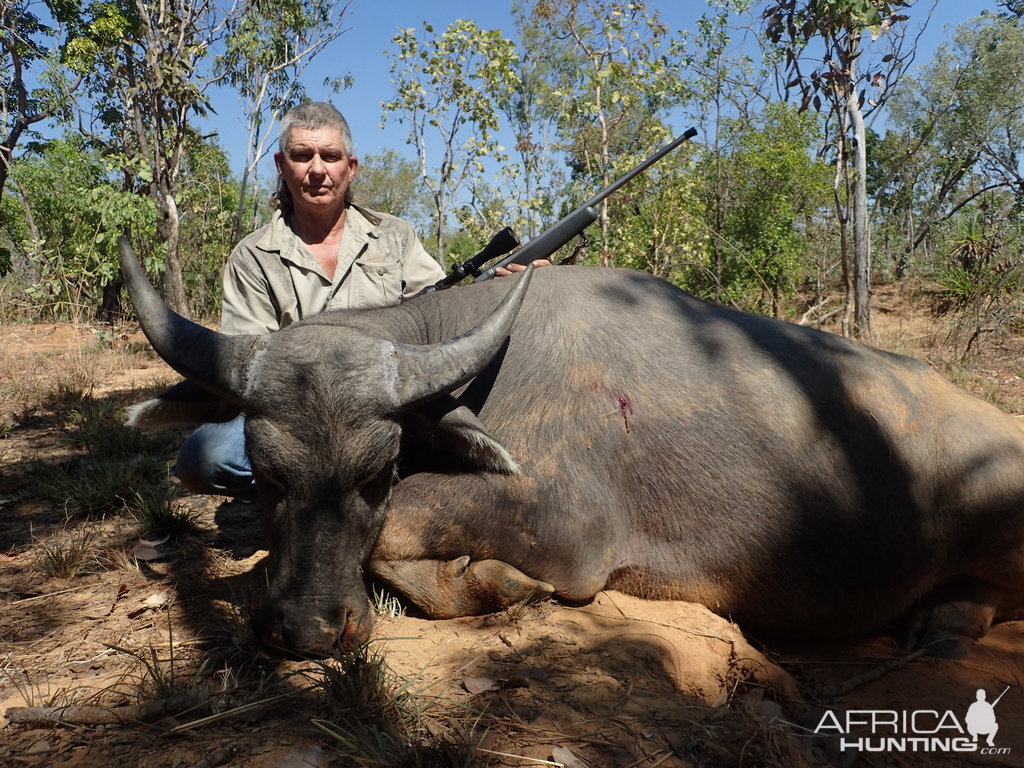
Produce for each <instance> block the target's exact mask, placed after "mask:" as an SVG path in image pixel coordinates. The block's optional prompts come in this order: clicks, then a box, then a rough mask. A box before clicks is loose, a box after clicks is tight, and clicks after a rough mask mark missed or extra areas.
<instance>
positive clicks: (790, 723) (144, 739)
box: [0, 287, 1024, 768]
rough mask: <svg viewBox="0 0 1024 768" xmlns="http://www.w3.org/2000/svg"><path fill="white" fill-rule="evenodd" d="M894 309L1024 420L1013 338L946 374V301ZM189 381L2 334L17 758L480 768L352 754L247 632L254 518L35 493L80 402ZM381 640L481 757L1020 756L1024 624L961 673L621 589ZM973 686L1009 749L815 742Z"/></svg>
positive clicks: (44, 339) (406, 623)
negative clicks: (940, 309) (177, 514)
mask: <svg viewBox="0 0 1024 768" xmlns="http://www.w3.org/2000/svg"><path fill="white" fill-rule="evenodd" d="M875 308H876V309H875V318H876V328H877V330H878V334H879V345H880V346H883V347H885V348H889V349H893V350H895V351H900V352H910V353H913V354H915V355H917V356H919V357H922V358H924V359H927V360H929V361H930V362H932V363H933V364H935V365H937V366H940V367H941V368H942V369H943V370H944V371H945V372H946V373H947V374H948V375H950V376H951V377H952V378H954V380H956V381H957V383H959V384H961V386H965V387H966V388H968V389H971V390H972V391H975V393H976V394H979V395H981V396H984V397H987V398H988V399H994V400H996V401H997V404H999V405H1001V406H1002V407H1004V408H1006V409H1008V410H1011V411H1013V412H1017V413H1021V412H1024V363H1022V359H1021V357H1020V352H1021V346H1022V345H1021V343H1020V340H1019V339H1013V340H1010V341H1007V340H1003V341H1002V342H999V343H994V342H993V343H991V344H989V345H988V346H987V347H986V349H985V351H984V352H983V355H982V356H981V357H980V358H978V359H974V360H972V361H970V362H969V363H961V362H950V361H951V360H953V359H954V356H953V355H952V354H951V347H950V344H949V342H948V339H947V338H946V336H947V334H948V328H949V325H948V322H947V321H946V320H944V319H942V318H937V317H936V316H935V315H933V314H932V313H931V312H930V311H929V302H928V301H927V297H926V296H924V295H923V294H914V293H912V292H909V291H907V290H906V289H905V290H903V291H898V290H896V289H885V288H884V287H883V288H882V289H881V290H880V291H879V292H878V295H877V297H876V299H875ZM175 380H176V378H175V376H174V375H173V373H172V372H170V371H169V370H168V369H166V368H165V367H164V366H163V364H162V363H160V362H159V361H158V360H157V359H155V358H154V357H153V356H152V354H151V353H149V352H147V351H146V346H145V344H144V342H143V340H142V339H141V336H139V334H138V333H137V331H136V330H135V329H132V328H120V329H110V328H107V327H101V326H96V327H90V326H84V325H82V326H60V325H7V326H4V325H0V714H2V715H3V716H4V717H3V718H2V719H0V726H2V730H0V766H46V767H47V768H51V767H52V768H86V767H91V766H112V767H115V768H121V767H124V768H128V767H129V766H131V767H132V768H134V767H135V766H139V767H141V768H147V767H149V766H153V767H156V766H169V767H172V768H214V767H215V766H231V767H232V768H300V767H303V766H305V767H307V768H308V767H309V766H314V767H319V768H326V767H327V766H348V765H392V764H394V765H399V764H401V765H423V766H431V765H455V764H467V763H465V762H450V761H449V762H444V759H447V758H444V759H442V758H441V757H430V753H424V754H426V756H425V757H423V756H421V757H419V758H415V759H414V758H408V759H407V760H406V761H405V762H388V761H386V760H382V759H380V758H374V757H372V756H366V755H370V752H369V751H367V752H365V754H364V757H362V758H356V757H353V756H351V754H352V749H351V748H350V746H347V745H346V744H345V740H344V736H343V735H340V734H341V732H340V731H339V728H338V727H337V726H336V725H332V723H337V722H338V720H337V718H338V717H343V715H344V713H343V712H342V713H339V710H338V707H337V705H332V704H331V701H330V699H331V697H330V696H329V695H328V694H327V693H325V689H324V686H323V680H325V679H327V678H326V676H325V674H326V673H325V670H324V665H323V664H319V663H312V662H303V661H296V660H283V659H279V658H272V657H268V656H266V655H264V654H261V653H260V652H259V651H258V650H257V649H256V647H255V645H254V641H253V638H252V636H251V634H250V630H249V628H248V624H247V618H248V616H249V615H250V613H251V610H252V608H253V606H254V604H255V603H256V602H257V601H258V599H259V594H260V590H261V587H262V585H263V584H264V583H265V580H266V576H265V561H266V556H267V552H266V550H265V544H264V542H263V538H262V529H261V525H260V520H259V510H258V508H257V507H256V506H254V505H247V504H241V503H236V502H230V501H226V500H225V499H223V498H220V497H204V496H191V495H183V496H182V497H181V499H180V501H179V502H178V503H179V504H180V505H181V508H182V509H184V510H185V511H186V512H187V513H188V514H190V515H191V516H192V518H193V519H194V521H195V526H196V527H195V531H194V532H192V533H189V534H183V535H178V536H174V537H172V538H171V539H169V540H168V541H165V542H140V531H139V525H138V523H137V522H136V520H135V519H133V518H132V517H131V516H128V515H124V514H116V513H109V512H107V513H103V514H100V515H90V516H86V517H76V518H75V519H71V520H68V519H67V515H66V512H65V509H64V508H62V506H61V505H60V504H56V503H41V502H39V501H37V500H32V499H28V498H25V496H24V494H23V493H21V491H22V489H23V487H24V486H25V484H26V482H27V478H29V477H30V475H31V476H33V477H35V476H38V473H39V472H40V471H42V472H44V473H45V472H51V473H54V474H59V473H61V472H62V471H64V468H65V467H67V466H69V465H68V461H69V460H70V458H71V457H72V455H73V454H74V453H75V451H77V450H80V449H79V448H77V447H75V445H74V444H73V441H70V442H69V439H68V438H69V436H73V433H74V431H75V429H76V426H75V424H74V422H73V420H69V418H68V415H67V414H68V411H69V403H72V404H73V403H74V402H77V401H78V400H81V399H82V398H91V399H93V400H101V401H110V402H111V403H113V404H115V405H116V406H117V407H119V408H120V407H122V406H124V405H126V404H129V403H131V402H132V401H134V400H138V399H141V397H143V396H144V395H145V394H147V393H148V392H150V391H153V388H154V387H160V386H164V385H166V384H168V383H172V382H173V381H175ZM167 459H168V461H169V460H170V459H171V453H170V452H168V455H167ZM32 473H35V474H32ZM76 537H77V540H81V539H83V538H86V539H87V540H88V542H89V548H90V551H91V552H92V553H94V555H95V556H94V557H93V558H92V560H91V561H90V562H91V565H90V567H87V568H84V569H83V570H82V572H81V573H80V574H79V575H76V576H73V577H67V578H58V577H55V576H48V575H46V573H45V572H44V569H43V568H41V567H40V562H41V559H42V558H43V557H44V556H45V554H46V552H47V550H48V549H49V550H50V551H52V550H53V549H54V548H56V547H58V546H61V544H62V543H66V542H68V541H73V540H76ZM371 645H372V647H373V649H374V653H377V654H379V655H380V656H381V657H382V658H383V659H384V660H385V661H386V664H387V667H388V668H389V669H390V673H389V674H390V682H389V684H390V685H391V686H393V687H392V688H391V689H390V690H398V691H401V692H402V694H403V696H408V700H409V701H410V702H412V703H413V708H414V709H415V710H417V711H418V713H419V719H418V721H417V725H416V738H417V739H419V740H420V741H421V742H423V743H434V742H436V743H464V744H466V745H468V748H467V750H468V751H467V752H466V754H467V755H474V757H472V758H471V759H472V763H471V764H472V765H493V766H543V765H548V766H551V765H564V766H569V767H571V768H578V767H579V766H591V767H592V768H599V767H604V766H608V767H611V766H616V767H620V768H658V767H659V766H661V767H663V768H675V767H682V766H741V765H742V766H761V765H766V766H767V765H771V766H803V765H808V766H831V765H835V766H843V767H844V768H846V767H849V766H864V767H865V768H883V767H885V766H899V767H900V768H904V767H905V768H911V767H913V768H918V767H924V766H941V767H947V766H948V767H952V766H1024V688H1022V682H1024V622H1009V623H1003V624H1000V625H998V626H996V627H995V628H993V630H992V631H991V632H990V633H989V634H988V635H987V636H986V637H985V638H984V639H983V640H982V641H980V642H979V643H977V644H976V646H975V647H974V648H973V649H972V650H971V652H970V654H969V655H968V656H967V658H965V659H963V660H960V661H944V660H936V659H928V658H923V657H908V656H907V655H906V654H905V652H903V651H901V650H900V649H899V648H898V647H897V646H896V645H895V643H894V642H893V641H892V640H891V638H888V637H877V638H865V639H862V640H860V641H858V642H855V643H854V642H850V643H844V644H822V643H818V644H813V645H792V646H785V647H783V646H778V645H772V646H769V647H766V646H763V645H761V644H759V643H758V642H757V640H756V639H755V638H748V637H745V636H744V635H743V634H742V633H741V631H740V630H739V628H737V627H736V626H735V625H734V624H731V623H730V622H728V621H726V620H725V619H723V618H720V617H718V616H715V615H714V614H712V613H710V612H709V611H707V610H706V609H704V608H703V607H701V606H698V605H694V604H689V603H681V602H648V601H643V600H639V599H636V598H633V597H629V596H626V595H623V594H620V593H615V592H605V593H601V594H600V595H598V597H597V598H596V599H595V600H594V601H593V602H592V603H590V604H588V605H584V606H566V605H560V604H557V603H544V604H538V605H533V606H524V607H520V608H517V609H515V610H512V611H508V612H505V613H502V614H496V615H492V616H483V617H476V618H470V619H459V620H452V621H428V620H425V619H422V618H419V617H416V616H415V615H412V614H411V612H410V613H409V614H407V615H397V616H390V617H388V616H385V617H382V618H381V619H380V620H379V621H378V624H377V626H376V629H375V634H374V640H373V641H372V644H371ZM978 689H983V690H984V691H985V692H986V694H987V696H988V700H989V701H993V700H995V699H996V697H998V696H1000V694H1003V695H1002V698H1001V699H999V702H998V705H997V708H996V710H995V712H996V714H997V718H998V722H999V724H1000V730H999V732H998V735H997V736H996V739H995V745H996V747H997V748H998V752H999V754H985V755H983V754H980V753H978V752H967V753H947V752H943V751H939V752H920V751H918V752H912V751H907V752H900V751H898V750H896V751H894V750H891V749H890V750H887V751H883V752H872V751H855V750H849V749H840V747H841V746H842V745H841V744H840V740H839V739H838V738H837V737H835V735H834V734H835V730H834V729H833V730H832V731H831V733H832V734H833V735H831V736H822V735H815V733H814V731H815V729H816V728H818V730H822V731H823V732H824V733H828V729H827V728H825V729H822V728H820V727H819V726H820V725H821V724H822V723H823V722H824V723H826V724H827V723H831V722H834V720H830V719H829V718H830V717H846V715H847V714H848V713H850V712H861V713H862V714H861V715H859V717H861V718H863V717H865V716H866V715H864V714H863V713H864V712H865V711H874V710H883V711H887V712H889V711H891V712H896V713H900V714H902V713H915V712H916V713H919V714H918V717H919V718H920V721H919V722H920V723H923V724H926V725H922V728H925V727H927V724H931V725H932V726H935V725H936V723H938V722H939V721H940V720H941V718H942V717H944V716H945V713H946V712H947V710H948V711H950V712H952V713H953V715H955V717H956V718H957V719H958V721H959V722H960V723H963V722H964V716H965V713H966V711H967V708H968V706H969V705H970V704H971V703H972V702H974V701H975V697H976V692H977V690H978ZM1004 691H1005V693H1003V692H1004ZM332 706H333V708H332ZM332 718H333V719H332ZM946 722H947V724H948V720H947V721H946ZM858 727H859V728H860V729H861V731H862V730H863V726H858ZM950 734H951V731H949V730H948V729H947V731H945V732H943V731H939V732H937V734H936V735H938V736H948V735H950ZM381 738H383V737H381ZM983 738H984V737H983ZM345 754H349V755H350V756H348V757H345V756H343V755H345ZM467 759H469V758H467Z"/></svg>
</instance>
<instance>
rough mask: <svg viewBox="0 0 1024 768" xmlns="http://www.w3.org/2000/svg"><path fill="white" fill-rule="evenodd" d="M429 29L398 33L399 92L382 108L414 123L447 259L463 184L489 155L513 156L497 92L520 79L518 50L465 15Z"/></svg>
mask: <svg viewBox="0 0 1024 768" xmlns="http://www.w3.org/2000/svg"><path fill="white" fill-rule="evenodd" d="M423 32H424V34H423V36H422V39H421V37H420V35H419V34H418V33H417V31H416V30H415V29H413V28H405V29H400V30H399V31H398V33H397V34H396V35H395V36H394V38H393V39H392V44H393V46H394V47H393V49H392V51H391V52H390V56H391V63H390V73H391V79H392V84H393V86H394V89H395V93H394V96H393V98H391V99H389V100H388V101H386V102H384V104H383V105H382V116H383V119H384V120H385V121H392V122H396V123H399V124H402V125H406V126H408V129H409V132H408V134H407V139H406V141H407V143H409V144H411V145H412V146H413V148H414V149H415V151H416V156H417V159H418V160H419V165H420V175H421V177H422V179H423V183H424V184H425V185H426V187H427V189H428V190H429V193H430V197H431V201H432V204H433V212H434V215H435V220H434V238H433V240H434V248H435V258H437V260H438V262H439V263H440V264H441V265H442V266H444V264H445V231H446V228H447V226H448V217H449V215H450V214H451V213H452V210H453V206H454V204H455V202H456V201H457V199H458V196H459V194H460V192H461V191H463V190H464V189H466V187H467V186H468V184H469V183H470V181H471V180H472V177H473V176H474V175H483V174H484V173H485V171H486V164H485V161H488V160H490V161H494V162H497V163H499V164H501V163H504V162H506V160H507V155H506V154H505V150H504V148H503V147H502V146H501V144H500V143H499V141H498V136H497V134H498V130H499V125H500V123H499V108H498V104H497V102H496V98H495V94H497V93H503V92H506V91H509V90H512V89H514V88H515V87H516V85H517V83H518V75H517V73H516V68H515V61H516V52H515V45H514V44H513V43H512V42H511V41H510V40H508V39H506V38H505V37H504V36H503V35H502V34H501V32H500V31H498V30H483V29H481V28H480V27H479V26H477V25H476V23H474V22H472V21H467V20H465V19H457V20H456V21H454V22H452V23H451V24H450V25H449V26H448V28H447V29H445V30H444V31H443V32H441V33H440V34H435V32H434V28H433V27H431V26H430V25H429V24H424V29H423Z"/></svg>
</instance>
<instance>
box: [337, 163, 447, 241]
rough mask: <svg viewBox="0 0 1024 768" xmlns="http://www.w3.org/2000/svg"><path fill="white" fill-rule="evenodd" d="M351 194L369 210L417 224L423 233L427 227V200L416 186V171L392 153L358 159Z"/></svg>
mask: <svg viewBox="0 0 1024 768" xmlns="http://www.w3.org/2000/svg"><path fill="white" fill-rule="evenodd" d="M353 194H354V196H355V198H356V200H358V201H359V202H361V203H363V204H364V205H367V206H369V207H370V208H374V209H376V210H379V211H384V212H385V213H390V214H392V215H393V216H400V217H401V218H403V219H408V220H409V221H412V222H413V223H415V224H421V225H422V229H423V230H424V231H426V229H427V228H428V226H429V222H430V215H429V208H430V200H429V198H428V197H427V194H426V191H425V190H424V189H423V186H422V185H421V184H420V167H419V165H418V164H417V163H416V162H415V161H413V160H409V159H408V158H405V157H402V156H401V155H400V154H399V153H398V152H396V151H395V150H393V149H385V150H384V151H382V152H381V153H380V154H379V155H362V156H360V158H359V174H358V175H357V176H356V181H355V185H354V187H353Z"/></svg>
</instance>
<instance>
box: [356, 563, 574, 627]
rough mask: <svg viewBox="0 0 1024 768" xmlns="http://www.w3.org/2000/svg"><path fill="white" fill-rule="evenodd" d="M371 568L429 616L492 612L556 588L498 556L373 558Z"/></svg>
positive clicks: (439, 616) (474, 614)
mask: <svg viewBox="0 0 1024 768" xmlns="http://www.w3.org/2000/svg"><path fill="white" fill-rule="evenodd" d="M371 568H372V569H373V572H374V574H375V575H376V576H378V577H379V578H381V579H382V580H383V581H385V582H387V583H388V584H389V585H391V586H392V587H394V588H395V589H397V590H398V591H400V592H401V593H402V594H404V595H405V596H406V597H407V598H409V600H410V601H412V602H413V603H414V604H415V605H416V607H417V608H419V609H420V610H422V611H423V612H424V613H425V614H427V615H428V616H430V617H431V618H432V619H454V618H458V617H460V616H479V615H481V614H484V613H494V612H495V611H500V610H503V609H505V608H508V607H509V606H511V605H516V604H518V603H523V602H528V601H531V600H543V599H544V598H547V597H551V595H552V594H554V591H555V588H554V587H553V586H552V585H550V584H548V583H547V582H546V581H538V580H537V579H534V578H531V577H529V576H527V575H526V574H525V573H523V572H522V571H520V570H519V569H518V568H515V567H513V566H511V565H509V564H508V563H505V562H502V561H501V560H477V561H471V560H470V558H469V557H468V556H463V557H459V558H456V559H455V560H376V561H373V562H371Z"/></svg>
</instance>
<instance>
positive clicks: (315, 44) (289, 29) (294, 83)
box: [215, 0, 351, 240]
mask: <svg viewBox="0 0 1024 768" xmlns="http://www.w3.org/2000/svg"><path fill="white" fill-rule="evenodd" d="M350 5H351V0H246V2H244V3H243V5H242V6H241V10H240V12H239V13H236V14H231V15H229V17H228V34H227V36H226V38H225V41H224V50H223V52H222V53H221V54H219V55H218V57H217V59H216V64H215V66H216V71H217V72H218V73H219V74H221V75H222V76H223V78H224V81H225V82H226V83H227V84H229V85H231V86H232V87H233V88H234V89H235V91H236V92H237V94H238V100H239V104H240V105H241V108H242V115H243V117H244V118H245V124H246V130H247V134H248V141H247V142H246V148H245V151H246V154H245V160H244V164H243V166H242V173H241V182H240V184H239V189H238V206H237V208H236V217H235V224H234V239H235V240H238V239H240V238H241V237H242V234H243V232H242V230H243V228H244V227H246V226H247V227H250V228H251V227H252V226H254V224H255V218H256V211H257V208H258V205H259V203H258V201H257V200H256V199H255V196H253V204H252V207H251V208H249V209H248V215H247V211H246V206H245V200H246V196H247V195H248V194H249V186H250V184H249V181H250V178H251V177H252V176H253V175H254V174H255V172H256V167H257V164H258V163H259V162H260V160H261V159H262V158H263V157H264V156H265V155H266V153H267V152H268V151H269V150H268V148H267V143H268V140H269V139H270V137H271V136H272V133H273V128H274V124H275V123H276V122H277V120H278V118H279V117H280V116H281V115H282V114H283V113H284V112H286V111H287V110H288V109H289V108H290V107H292V106H294V105H295V104H297V103H299V102H300V101H302V100H303V99H304V97H305V94H306V91H305V88H304V86H303V81H302V77H303V74H304V72H305V71H306V68H307V67H308V66H309V64H310V63H311V62H312V61H313V59H315V58H316V57H317V56H318V55H319V54H320V53H322V52H323V51H324V49H325V48H327V46H328V45H330V44H331V43H332V42H334V41H335V40H336V39H337V38H338V37H339V36H340V35H341V34H343V33H344V32H345V31H346V29H345V27H344V18H345V14H346V12H347V11H348V8H349V6H350ZM349 80H350V78H349V76H348V75H340V76H338V77H337V78H335V79H334V81H333V82H334V83H335V84H336V85H345V84H347V83H348V82H349Z"/></svg>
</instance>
